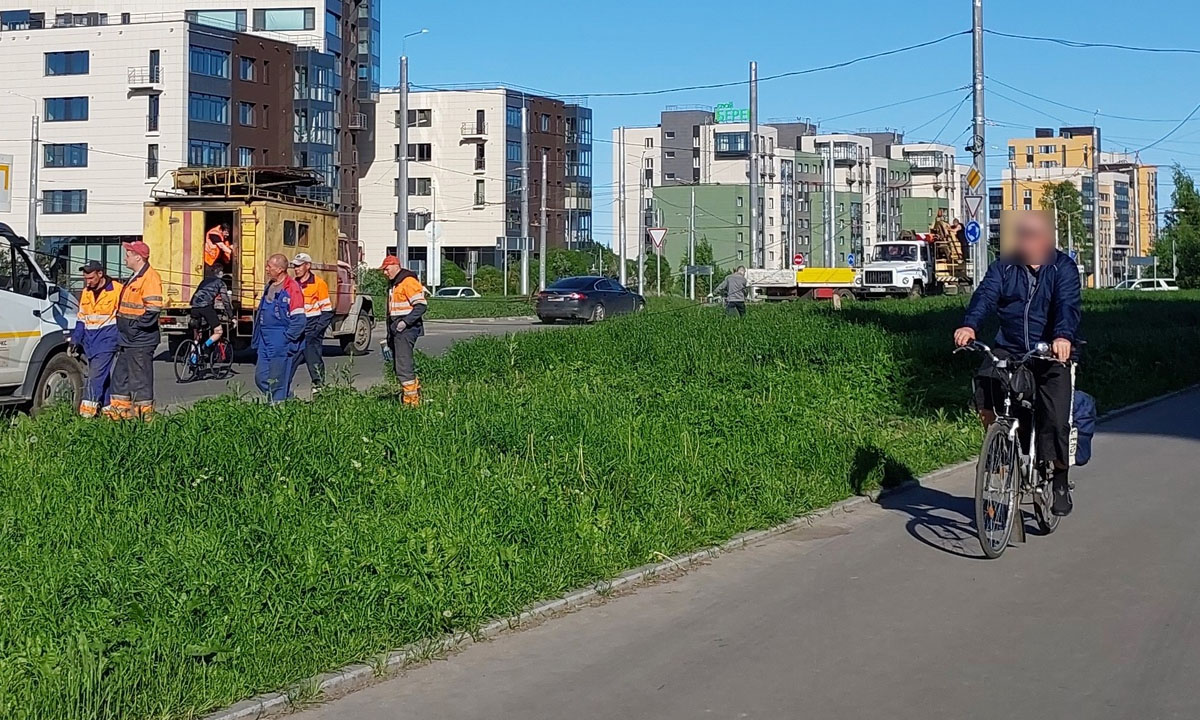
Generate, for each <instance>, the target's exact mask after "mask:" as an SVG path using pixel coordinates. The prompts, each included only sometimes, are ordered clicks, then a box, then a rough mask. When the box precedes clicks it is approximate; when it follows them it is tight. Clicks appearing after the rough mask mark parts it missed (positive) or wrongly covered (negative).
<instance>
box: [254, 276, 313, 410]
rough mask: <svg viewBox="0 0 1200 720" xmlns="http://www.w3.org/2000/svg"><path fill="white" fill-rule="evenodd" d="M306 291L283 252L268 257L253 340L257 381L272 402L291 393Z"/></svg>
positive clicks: (280, 400) (255, 378) (304, 325)
mask: <svg viewBox="0 0 1200 720" xmlns="http://www.w3.org/2000/svg"><path fill="white" fill-rule="evenodd" d="M307 321H308V318H307V317H306V316H305V314H304V291H303V290H301V289H300V285H299V283H297V282H296V280H295V278H293V277H292V276H291V275H290V274H289V273H288V259H287V258H286V257H284V256H283V255H272V256H271V257H269V258H267V288H266V290H265V291H263V296H262V299H261V300H259V303H258V312H257V313H255V316H254V340H253V342H252V343H251V347H253V348H254V349H255V350H257V351H258V363H257V364H256V365H255V367H254V384H255V385H257V386H258V389H259V390H260V391H262V392H263V394H265V395H266V396H267V399H268V400H269V401H270V402H271V404H272V405H274V404H278V403H281V402H283V401H284V400H287V399H288V397H290V396H291V393H292V364H293V363H295V362H296V360H297V359H298V357H299V355H300V352H301V350H302V349H303V342H302V341H303V339H304V329H305V327H306V325H307Z"/></svg>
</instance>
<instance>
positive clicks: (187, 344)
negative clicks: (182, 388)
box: [175, 339, 200, 383]
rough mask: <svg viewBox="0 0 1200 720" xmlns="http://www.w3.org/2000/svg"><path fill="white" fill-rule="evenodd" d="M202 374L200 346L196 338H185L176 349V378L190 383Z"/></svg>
mask: <svg viewBox="0 0 1200 720" xmlns="http://www.w3.org/2000/svg"><path fill="white" fill-rule="evenodd" d="M199 376H200V346H199V345H197V344H196V341H195V340H191V339H189V340H184V341H183V342H182V343H180V345H179V347H178V348H177V349H176V350H175V379H176V380H177V381H179V382H181V383H188V382H192V381H193V380H195V379H196V378H197V377H199Z"/></svg>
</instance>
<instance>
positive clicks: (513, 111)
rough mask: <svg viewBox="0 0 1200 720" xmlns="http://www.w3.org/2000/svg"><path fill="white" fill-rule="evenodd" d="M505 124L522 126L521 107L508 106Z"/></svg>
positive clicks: (505, 113) (513, 126) (511, 126)
mask: <svg viewBox="0 0 1200 720" xmlns="http://www.w3.org/2000/svg"><path fill="white" fill-rule="evenodd" d="M504 124H505V125H508V126H509V127H510V128H519V127H521V108H519V107H508V108H507V109H505V111H504Z"/></svg>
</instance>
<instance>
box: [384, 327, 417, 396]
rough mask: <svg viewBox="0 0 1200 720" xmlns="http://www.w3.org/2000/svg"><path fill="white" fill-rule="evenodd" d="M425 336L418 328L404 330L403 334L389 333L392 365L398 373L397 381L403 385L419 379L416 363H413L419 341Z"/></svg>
mask: <svg viewBox="0 0 1200 720" xmlns="http://www.w3.org/2000/svg"><path fill="white" fill-rule="evenodd" d="M423 334H424V329H423V328H422V327H421V326H420V325H417V326H416V327H410V328H404V330H403V332H400V333H394V332H390V331H389V333H388V343H389V344H390V345H391V346H392V363H393V367H394V369H395V371H396V379H397V380H399V381H400V382H402V383H406V382H412V381H413V380H416V379H417V368H416V363H415V362H414V361H413V351H414V350H416V347H417V339H418V338H420V337H421V335H423Z"/></svg>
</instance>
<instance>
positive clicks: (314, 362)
mask: <svg viewBox="0 0 1200 720" xmlns="http://www.w3.org/2000/svg"><path fill="white" fill-rule="evenodd" d="M292 272H293V273H294V274H295V277H296V282H297V284H299V285H300V290H301V291H302V292H303V293H304V317H305V325H304V349H303V351H302V356H303V359H304V364H305V365H308V376H309V377H310V378H312V384H313V391H314V392H316V391H318V390H320V389H321V386H322V385H324V384H325V358H324V357H323V355H322V351H323V350H324V345H325V331H326V330H328V329H329V325H330V323H332V322H333V301H332V300H330V299H329V285H328V284H327V283H326V282H325V281H324V280H323V279H321V277H320V276H319V275H316V274H314V273H313V271H312V256H310V255H309V254H308V253H297V254H296V257H294V258H292ZM299 365H300V358H297V359H296V362H295V363H293V364H292V374H293V376H294V375H295V373H296V369H297V367H298V366H299Z"/></svg>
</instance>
